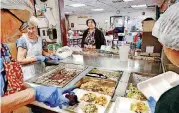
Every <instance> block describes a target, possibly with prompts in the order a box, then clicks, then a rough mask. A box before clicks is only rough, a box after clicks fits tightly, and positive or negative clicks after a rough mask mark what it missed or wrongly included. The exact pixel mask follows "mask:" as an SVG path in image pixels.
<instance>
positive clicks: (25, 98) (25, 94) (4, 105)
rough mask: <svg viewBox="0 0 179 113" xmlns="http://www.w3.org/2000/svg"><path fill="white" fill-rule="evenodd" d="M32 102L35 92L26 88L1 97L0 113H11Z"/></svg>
mask: <svg viewBox="0 0 179 113" xmlns="http://www.w3.org/2000/svg"><path fill="white" fill-rule="evenodd" d="M34 101H35V90H34V89H33V88H27V89H26V90H23V91H20V92H17V93H14V94H11V95H8V96H5V97H1V110H2V111H1V112H2V113H6V112H11V111H14V110H16V109H18V108H20V107H22V106H24V105H27V104H30V103H32V102H34Z"/></svg>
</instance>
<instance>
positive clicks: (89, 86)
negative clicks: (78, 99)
mask: <svg viewBox="0 0 179 113" xmlns="http://www.w3.org/2000/svg"><path fill="white" fill-rule="evenodd" d="M80 88H81V89H85V90H88V91H94V92H98V93H101V94H106V95H112V94H113V91H114V88H110V87H107V86H102V85H100V84H99V83H96V82H93V81H89V82H86V83H84V84H82V85H81V87H80Z"/></svg>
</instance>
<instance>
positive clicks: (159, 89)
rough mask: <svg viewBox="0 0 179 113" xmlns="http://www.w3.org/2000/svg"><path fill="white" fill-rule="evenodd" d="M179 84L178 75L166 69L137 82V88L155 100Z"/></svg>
mask: <svg viewBox="0 0 179 113" xmlns="http://www.w3.org/2000/svg"><path fill="white" fill-rule="evenodd" d="M178 84H179V75H178V74H176V73H174V72H172V71H168V72H166V73H163V74H160V75H158V76H155V77H153V78H150V79H148V80H146V81H143V82H141V83H138V84H137V87H138V89H139V90H140V91H141V92H142V93H143V94H144V95H145V96H146V97H147V98H149V97H150V96H152V97H154V99H155V100H156V101H157V100H158V99H159V98H160V96H161V95H162V94H163V93H164V92H166V91H167V90H169V89H171V88H173V87H175V86H177V85H178Z"/></svg>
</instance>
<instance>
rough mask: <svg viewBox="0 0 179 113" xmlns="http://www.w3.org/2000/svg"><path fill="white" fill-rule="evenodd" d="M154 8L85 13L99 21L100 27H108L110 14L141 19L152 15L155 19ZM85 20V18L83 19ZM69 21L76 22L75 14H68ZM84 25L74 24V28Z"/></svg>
mask: <svg viewBox="0 0 179 113" xmlns="http://www.w3.org/2000/svg"><path fill="white" fill-rule="evenodd" d="M142 12H145V15H142ZM155 15H156V14H155V8H154V9H144V10H137V11H136V10H133V11H132V10H131V11H127V12H125V11H124V12H121V13H120V14H116V13H115V12H108V13H99V14H90V15H87V16H89V18H94V19H95V21H96V22H97V23H99V26H100V28H104V29H108V28H109V24H110V16H129V17H130V18H131V19H135V18H138V19H140V20H143V19H145V18H147V17H152V18H154V19H155ZM84 20H87V19H84ZM69 23H75V24H78V23H79V21H78V18H77V16H76V15H72V16H69ZM84 24H85V23H84ZM85 28H86V26H79V25H76V26H75V27H74V29H85Z"/></svg>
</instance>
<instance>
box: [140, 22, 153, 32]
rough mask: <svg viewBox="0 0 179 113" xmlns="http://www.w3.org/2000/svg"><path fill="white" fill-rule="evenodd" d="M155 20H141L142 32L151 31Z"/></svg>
mask: <svg viewBox="0 0 179 113" xmlns="http://www.w3.org/2000/svg"><path fill="white" fill-rule="evenodd" d="M154 24H155V20H149V21H144V22H143V32H152V29H153V27H154Z"/></svg>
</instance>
